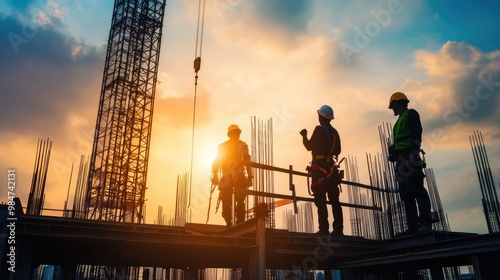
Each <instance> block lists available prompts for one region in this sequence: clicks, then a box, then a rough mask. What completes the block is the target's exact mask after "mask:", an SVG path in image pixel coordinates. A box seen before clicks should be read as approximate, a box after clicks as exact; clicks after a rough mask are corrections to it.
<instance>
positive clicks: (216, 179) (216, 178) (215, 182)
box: [212, 175, 219, 185]
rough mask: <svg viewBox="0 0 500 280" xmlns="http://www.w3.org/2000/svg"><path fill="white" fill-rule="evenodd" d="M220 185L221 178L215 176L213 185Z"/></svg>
mask: <svg viewBox="0 0 500 280" xmlns="http://www.w3.org/2000/svg"><path fill="white" fill-rule="evenodd" d="M218 184H219V176H217V175H213V176H212V185H218Z"/></svg>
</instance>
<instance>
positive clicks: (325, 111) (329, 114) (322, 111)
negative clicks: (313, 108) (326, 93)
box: [317, 105, 334, 120]
mask: <svg viewBox="0 0 500 280" xmlns="http://www.w3.org/2000/svg"><path fill="white" fill-rule="evenodd" d="M317 112H318V114H319V115H320V116H322V117H323V118H327V119H329V120H333V119H334V116H333V109H332V107H330V106H328V105H323V106H321V108H319V109H318V111H317Z"/></svg>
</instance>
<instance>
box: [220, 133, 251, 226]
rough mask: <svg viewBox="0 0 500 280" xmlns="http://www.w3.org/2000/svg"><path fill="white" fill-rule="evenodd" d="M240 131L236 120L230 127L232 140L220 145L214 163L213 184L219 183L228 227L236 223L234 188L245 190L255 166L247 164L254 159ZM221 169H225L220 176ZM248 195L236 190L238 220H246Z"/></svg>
mask: <svg viewBox="0 0 500 280" xmlns="http://www.w3.org/2000/svg"><path fill="white" fill-rule="evenodd" d="M240 134H241V129H240V128H239V127H238V126H237V125H235V124H232V125H230V126H229V127H228V128H227V136H228V137H229V140H227V141H225V142H224V143H222V144H220V145H219V147H218V152H217V157H216V158H215V161H214V163H213V165H212V184H214V185H218V186H219V191H220V196H221V199H222V217H223V218H224V220H225V221H226V225H227V226H228V227H230V226H232V225H233V222H232V221H233V220H232V217H233V210H232V206H233V200H232V196H233V189H234V190H236V189H240V190H245V189H246V188H248V187H250V186H252V185H253V183H252V179H253V176H252V169H251V168H250V167H249V166H247V165H245V162H248V161H250V155H249V154H248V146H247V144H246V143H245V142H243V141H241V140H240ZM245 171H246V172H245ZM219 172H221V173H222V175H221V177H220V180H219ZM245 198H246V196H245V194H243V193H241V192H238V191H235V192H234V201H235V208H236V211H235V212H236V223H237V224H239V223H242V222H244V221H245Z"/></svg>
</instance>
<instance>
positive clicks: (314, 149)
mask: <svg viewBox="0 0 500 280" xmlns="http://www.w3.org/2000/svg"><path fill="white" fill-rule="evenodd" d="M324 126H325V127H326V128H327V129H325V128H323V127H322V126H321V125H318V126H316V127H315V128H314V131H313V134H312V135H311V139H309V140H308V139H307V137H303V138H302V143H303V144H304V147H305V148H306V149H307V150H308V151H311V153H312V155H313V157H314V156H315V155H330V151H331V149H332V145H334V147H333V151H332V152H331V155H335V156H338V155H339V154H340V152H341V145H340V136H339V133H338V131H337V130H336V129H335V128H334V127H332V126H331V125H330V124H325V125H324ZM326 130H328V131H329V134H330V135H328V137H327V133H326ZM332 133H333V135H331V134H332ZM332 141H333V143H332Z"/></svg>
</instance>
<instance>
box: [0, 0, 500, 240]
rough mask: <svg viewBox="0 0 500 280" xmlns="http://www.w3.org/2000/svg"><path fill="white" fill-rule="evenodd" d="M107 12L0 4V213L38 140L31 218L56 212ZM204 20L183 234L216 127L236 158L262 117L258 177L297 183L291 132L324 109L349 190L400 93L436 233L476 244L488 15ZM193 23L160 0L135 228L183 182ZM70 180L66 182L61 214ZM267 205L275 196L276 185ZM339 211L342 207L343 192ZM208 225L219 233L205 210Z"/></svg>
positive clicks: (226, 10)
mask: <svg viewBox="0 0 500 280" xmlns="http://www.w3.org/2000/svg"><path fill="white" fill-rule="evenodd" d="M113 4H114V1H111V0H106V1H103V0H88V1H87V0H86V1H68V0H60V1H57V0H40V1H30V0H23V1H19V0H6V1H2V2H0V90H1V94H0V139H1V141H0V181H1V182H2V183H0V186H1V190H0V201H3V202H5V201H7V187H6V182H7V170H8V169H15V170H16V175H17V176H16V180H17V181H16V182H17V188H16V195H17V196H18V197H20V198H21V201H22V202H23V204H24V206H26V204H27V198H28V193H29V189H30V185H31V180H32V173H33V167H34V160H35V152H36V146H37V141H38V139H40V138H41V139H46V138H50V140H51V141H52V142H53V147H52V155H51V159H50V166H49V173H48V177H47V183H46V190H45V193H46V201H45V207H47V208H55V209H62V208H63V207H64V201H65V200H66V194H67V191H68V184H69V178H70V171H71V166H72V164H75V170H76V169H77V166H78V164H79V160H80V156H81V155H85V156H87V157H88V156H90V153H91V149H92V141H93V132H94V128H95V123H96V115H97V109H98V103H99V95H100V90H101V80H102V73H103V68H104V60H105V54H106V43H107V38H108V32H109V28H110V24H111V16H112V10H113ZM206 5H207V6H206V18H205V25H204V33H203V45H202V47H203V48H202V65H201V71H200V73H199V79H198V90H197V107H196V125H195V142H194V157H195V159H196V160H195V162H194V163H193V174H194V178H193V202H192V209H191V211H192V214H193V217H192V221H193V222H197V223H204V222H205V220H206V212H207V207H208V191H209V188H210V166H211V162H212V161H213V159H214V157H215V154H216V151H217V145H218V144H219V143H221V142H223V141H225V140H226V139H227V137H226V129H227V127H228V126H229V125H230V124H232V123H235V124H238V125H239V126H240V127H241V129H242V131H243V132H242V134H241V139H242V140H243V141H246V142H247V143H249V144H250V120H251V117H252V116H255V117H256V118H258V119H260V120H264V121H265V120H268V119H270V118H272V119H273V125H274V165H275V166H278V167H284V168H288V166H289V165H293V166H294V169H296V170H298V171H303V170H304V168H305V166H306V165H307V164H308V162H309V161H310V154H309V153H308V152H307V151H306V150H305V149H304V147H303V146H302V142H301V137H300V135H299V131H300V130H301V129H303V128H307V129H308V130H309V131H310V132H312V131H313V129H314V126H315V125H316V124H317V114H316V110H317V109H318V108H319V107H320V106H321V105H323V104H329V105H330V106H332V107H333V109H334V111H335V120H334V121H333V122H332V124H333V126H335V127H336V128H337V129H338V131H339V133H340V136H341V139H342V154H341V156H346V157H347V156H350V157H354V158H356V159H357V162H358V169H359V172H360V181H361V182H362V183H367V184H368V183H369V181H368V178H367V177H368V176H367V175H368V171H367V167H366V154H367V153H369V154H377V153H379V152H380V151H381V148H380V142H379V137H378V126H379V125H382V124H383V123H385V122H392V123H394V121H395V120H396V117H395V116H394V115H393V113H392V111H391V110H388V109H387V106H388V100H389V97H390V95H391V94H392V93H393V92H395V91H402V92H404V93H406V94H407V96H408V98H409V99H410V101H411V102H410V104H409V106H410V107H412V108H415V109H416V110H417V111H419V113H420V116H421V119H422V124H423V128H424V135H423V149H424V150H426V152H427V154H426V159H427V163H428V167H431V168H433V170H434V174H435V177H436V181H437V186H438V190H439V193H440V197H441V200H442V203H443V208H444V211H445V212H446V213H447V215H448V219H449V222H450V226H451V229H452V230H453V231H466V232H479V233H486V232H487V228H486V222H485V218H484V214H483V211H482V206H481V193H480V189H479V183H478V178H477V174H476V169H475V165H474V160H473V156H472V151H471V144H470V142H469V135H472V134H473V133H474V131H475V130H478V131H481V133H482V134H483V137H484V142H485V144H486V149H487V153H488V158H489V163H490V165H491V170H492V173H493V177H494V181H495V184H496V185H495V188H496V190H497V193H498V192H499V183H500V20H499V15H500V2H498V1H494V0H491V1H474V2H473V1H451V0H443V1H411V0H401V1H395V0H385V1H379V0H376V1H360V0H356V1H339V0H208V1H207V4H206ZM197 13H198V1H195V0H189V1H186V0H184V1H181V0H167V4H166V11H165V18H164V27H163V38H162V51H161V58H160V68H159V73H158V78H159V82H158V86H157V91H156V99H155V108H154V110H155V111H154V121H153V132H152V140H151V149H150V162H149V172H148V189H147V192H146V198H147V214H148V215H147V222H148V223H153V222H154V219H155V217H156V213H157V208H158V206H163V207H164V208H165V210H164V212H165V213H167V214H169V215H173V210H174V208H173V205H174V199H175V186H176V181H177V176H178V175H179V174H182V173H184V172H186V171H189V170H190V157H191V136H192V134H191V131H192V116H193V97H194V71H193V60H194V58H195V47H196V27H197ZM280 176H281V175H277V177H278V178H277V179H278V180H279V179H280ZM75 177H76V171H75V173H74V174H73V180H72V185H71V192H70V201H72V200H73V197H72V193H73V192H74V189H75V185H74V182H75V181H76V179H75ZM298 182H299V183H297V187H298V188H299V189H298V195H300V196H308V194H307V189H306V187H305V180H304V182H303V183H302V184H300V182H301V181H300V180H298ZM275 191H276V192H278V193H283V194H288V193H289V192H288V186H287V185H286V184H278V185H276V186H275ZM216 196H217V194H215V195H214V198H213V201H212V203H213V204H214V203H215V199H216ZM341 200H342V201H344V202H347V192H344V193H343V194H342V196H341ZM213 204H212V205H213ZM71 206H72V203H71V202H70V207H71ZM286 207H288V206H285V207H283V208H282V209H281V208H280V211H282V210H285V209H290V207H288V208H286ZM212 209H213V208H212ZM347 212H348V211H347V210H345V211H344V213H345V214H346V218H347ZM44 213H46V214H51V215H52V214H54V215H55V214H57V213H50V212H44ZM277 217H280V215H279V214H278V215H277ZM331 220H332V218H331V217H330V221H331ZM346 221H347V220H346ZM211 222H212V223H219V224H223V221H222V219H221V218H220V214H217V215H214V214H213V211H212V213H211ZM347 223H348V222H346V224H347ZM278 226H280V224H279V223H278Z"/></svg>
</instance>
